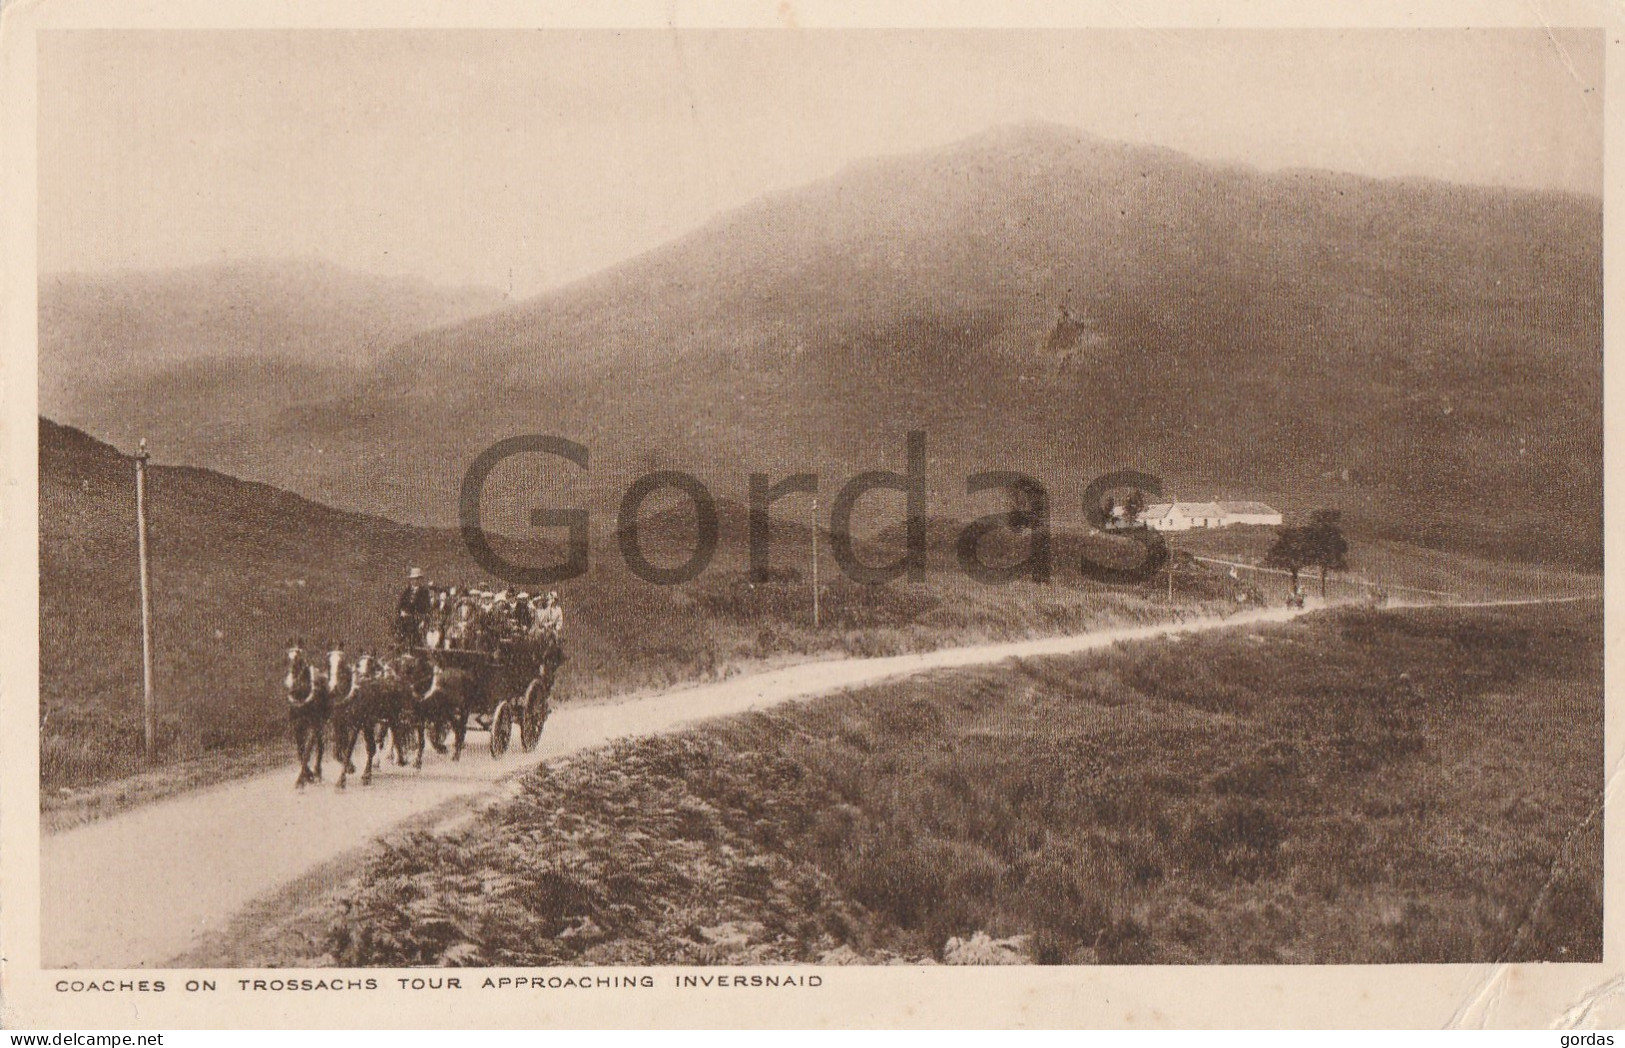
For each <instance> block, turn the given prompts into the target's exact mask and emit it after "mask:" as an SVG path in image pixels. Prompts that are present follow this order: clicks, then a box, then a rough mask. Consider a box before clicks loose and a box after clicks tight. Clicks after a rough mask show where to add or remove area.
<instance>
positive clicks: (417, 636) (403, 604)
mask: <svg viewBox="0 0 1625 1048" xmlns="http://www.w3.org/2000/svg"><path fill="white" fill-rule="evenodd" d="M430 600H431V598H430V596H429V587H428V585H426V584H425V583H424V581H423V569H422V568H413V569H412V570H411V571H409V572H407V573H406V589H404V590H402V591H401V599H400V601H399V602H398V603H397V604H396V611H395V635H396V636H397V637H399V638H400V640H401V643H403V644H405V645H407V646H408V647H410V646H412V645H415V644H417V643H419V641H420V640H421V638H422V634H423V620H424V619H425V618H427V617H428V614H429V604H430Z"/></svg>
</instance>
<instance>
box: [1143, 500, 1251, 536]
mask: <svg viewBox="0 0 1625 1048" xmlns="http://www.w3.org/2000/svg"><path fill="white" fill-rule="evenodd" d="M1140 522H1141V523H1143V524H1144V525H1145V526H1146V527H1148V528H1150V529H1151V530H1153V531H1190V530H1192V529H1194V528H1223V527H1228V526H1229V525H1231V524H1268V525H1278V524H1280V523H1281V511H1280V510H1278V509H1274V508H1272V507H1270V506H1266V505H1265V504H1264V503H1262V502H1216V501H1215V502H1161V503H1157V504H1156V505H1152V506H1147V507H1146V508H1145V512H1143V513H1141V514H1140Z"/></svg>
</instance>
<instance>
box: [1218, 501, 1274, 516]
mask: <svg viewBox="0 0 1625 1048" xmlns="http://www.w3.org/2000/svg"><path fill="white" fill-rule="evenodd" d="M1219 508H1220V509H1221V510H1223V511H1224V512H1225V513H1226V514H1248V515H1253V516H1256V515H1259V514H1269V513H1279V512H1281V511H1280V510H1278V509H1276V508H1275V507H1273V506H1266V505H1265V504H1264V503H1262V502H1221V503H1219Z"/></svg>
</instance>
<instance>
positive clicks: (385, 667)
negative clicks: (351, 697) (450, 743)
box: [357, 650, 446, 768]
mask: <svg viewBox="0 0 1625 1048" xmlns="http://www.w3.org/2000/svg"><path fill="white" fill-rule="evenodd" d="M359 665H360V664H359V663H358V664H357V666H358V669H359ZM376 666H377V673H378V674H379V675H382V676H386V677H389V678H391V679H394V680H400V681H404V682H405V683H406V685H407V686H408V687H409V688H411V689H412V701H411V702H409V703H408V704H407V705H406V706H405V707H403V708H402V710H401V715H400V717H399V718H398V719H397V720H396V721H394V722H380V723H379V728H380V730H379V734H378V738H379V745H380V746H383V740H384V736H385V732H387V733H388V736H389V740H390V742H391V743H392V744H393V749H394V751H395V764H396V766H397V767H401V768H404V767H406V749H407V747H408V746H410V745H411V744H412V742H413V739H412V733H413V732H415V731H421V730H423V725H421V724H419V723H417V702H418V698H419V696H421V695H422V694H423V693H424V692H425V691H427V690H428V689H429V684H430V682H431V680H432V677H433V673H434V667H432V666H431V665H429V663H428V661H427V660H426V659H424V658H422V657H421V656H419V655H418V654H416V653H415V652H412V651H410V650H408V651H405V652H402V653H400V654H399V655H396V656H395V657H394V658H392V659H389V660H387V661H377V662H376ZM429 741H430V742H432V743H433V744H434V747H435V749H437V750H439V751H440V752H441V753H444V752H446V746H445V743H444V742H442V741H441V740H439V739H436V738H433V737H431V738H430V740H429Z"/></svg>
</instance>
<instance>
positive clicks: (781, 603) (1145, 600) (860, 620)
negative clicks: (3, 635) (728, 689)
mask: <svg viewBox="0 0 1625 1048" xmlns="http://www.w3.org/2000/svg"><path fill="white" fill-rule="evenodd" d="M39 432H40V604H41V608H40V621H41V627H40V662H41V701H42V702H43V704H44V706H45V708H46V710H48V711H49V719H48V721H47V723H46V727H45V731H44V733H43V735H42V739H41V751H40V755H41V763H42V774H43V781H44V783H45V784H46V786H48V787H52V788H60V787H75V786H82V785H85V784H88V783H93V782H96V781H99V780H103V779H111V778H117V777H119V776H122V775H126V774H128V773H131V772H133V771H135V770H136V769H138V768H139V767H141V761H140V756H139V754H140V748H141V669H140V650H141V649H140V603H139V596H138V578H137V568H136V543H135V524H134V521H135V505H134V501H135V496H134V483H133V482H134V467H133V463H132V462H131V460H130V459H129V458H127V457H125V456H123V455H121V454H119V453H118V452H117V451H115V450H114V449H113V448H111V447H109V446H107V445H105V444H102V443H100V442H98V441H96V440H94V439H92V438H90V437H88V436H86V435H85V434H84V433H82V432H80V431H78V430H74V429H70V428H67V427H63V426H59V425H56V424H55V423H52V422H49V421H47V420H44V419H42V420H41V421H40V430H39ZM149 498H150V502H149V505H150V520H151V529H150V530H151V548H152V564H153V568H152V575H153V612H154V618H155V620H156V626H155V638H156V639H155V648H156V652H157V657H156V674H155V675H156V687H157V692H158V694H159V697H160V701H161V703H162V718H161V719H162V732H161V734H162V744H163V746H164V750H165V753H166V755H167V756H169V757H172V758H173V757H184V756H188V755H196V754H202V753H207V752H212V751H218V750H220V749H222V748H229V747H232V746H237V745H241V744H246V743H252V742H255V741H257V740H263V739H270V738H280V736H281V735H282V733H284V732H285V731H286V712H285V708H284V705H283V702H282V698H281V695H280V683H279V681H280V677H281V673H282V664H281V659H282V654H283V651H284V645H285V643H286V641H287V639H288V638H289V637H291V636H303V637H304V638H306V639H307V640H308V641H309V642H310V644H311V645H313V646H317V645H325V644H326V643H328V642H329V641H334V640H338V641H343V642H345V643H346V644H347V645H348V646H349V647H350V649H351V650H352V651H358V650H360V649H362V648H364V647H367V646H372V647H375V648H377V649H379V650H382V647H383V645H384V644H385V643H386V642H387V640H388V627H389V622H390V616H391V614H392V611H393V607H394V600H395V597H396V595H397V593H398V592H399V587H400V586H401V585H402V579H403V577H404V573H405V569H406V568H407V567H408V566H409V565H419V566H422V567H423V568H424V569H425V570H426V571H427V572H428V573H429V575H430V576H431V577H433V578H436V579H439V580H441V581H447V582H451V581H456V582H462V583H464V584H467V583H470V582H476V581H480V580H483V579H485V577H486V576H485V573H484V572H483V571H482V570H481V569H479V568H478V567H477V566H476V565H475V564H473V563H472V562H471V561H470V560H469V559H468V558H467V555H466V553H465V551H464V549H463V546H462V542H461V539H460V537H459V536H458V535H457V534H456V533H455V532H450V531H441V530H432V529H424V528H415V527H408V526H405V525H401V524H396V523H394V522H391V521H388V520H384V519H382V518H379V517H373V516H365V515H360V514H353V513H345V512H341V511H338V510H334V509H331V508H329V507H326V506H322V505H319V504H317V503H313V502H309V501H307V500H305V499H302V498H299V497H297V496H294V495H291V494H288V493H287V492H284V491H279V490H277V489H275V488H271V487H267V486H265V485H260V484H252V483H245V482H243V481H240V480H237V479H234V478H232V477H228V476H224V475H222V474H218V473H213V472H209V471H207V470H201V469H195V468H177V467H169V466H153V467H152V468H151V469H150V472H149ZM721 510H722V512H721V516H722V523H723V529H722V530H723V542H722V545H721V549H720V551H719V553H718V555H717V559H716V562H715V564H714V565H713V566H712V568H711V569H710V570H709V571H707V572H706V573H705V574H703V575H702V576H701V577H700V578H699V579H697V580H695V581H694V582H692V583H689V584H686V585H684V586H678V587H659V586H653V585H649V584H647V583H644V582H642V581H640V580H638V579H636V578H634V577H632V576H631V575H630V574H629V573H628V572H627V570H626V568H625V567H624V565H623V562H622V561H621V559H620V557H619V554H618V552H617V551H616V546H615V542H614V538H613V536H606V535H604V534H601V533H600V534H598V535H597V536H596V537H595V544H594V550H593V562H592V563H593V568H592V571H591V572H590V574H589V575H587V576H585V577H583V578H581V579H577V580H573V581H572V582H570V583H568V584H566V585H563V586H560V587H559V589H560V590H561V591H562V593H563V595H564V599H565V604H566V608H567V614H568V616H569V618H568V624H569V634H570V653H571V659H570V662H569V663H568V666H567V668H566V671H565V673H564V675H563V678H562V681H561V689H562V690H561V697H563V698H565V699H571V698H590V697H593V696H600V695H604V694H608V693H612V692H622V691H628V690H636V689H639V688H655V687H663V686H666V685H669V684H671V683H674V682H677V681H689V680H697V679H705V678H717V677H721V676H725V675H728V674H731V673H734V672H737V670H738V669H739V668H740V667H741V666H743V665H746V664H749V663H754V662H757V661H760V660H764V659H783V658H790V657H807V656H812V655H816V654H819V653H825V652H831V653H853V654H860V655H876V654H892V653H898V652H902V651H908V650H919V649H925V648H930V647H935V646H937V645H941V644H945V643H955V642H970V641H976V640H985V639H991V638H999V637H1019V636H1035V635H1043V634H1054V633H1059V632H1068V631H1073V630H1078V629H1083V628H1086V627H1088V626H1090V625H1095V624H1100V623H1106V622H1122V621H1142V620H1144V621H1150V620H1154V619H1158V618H1161V617H1166V616H1167V615H1169V614H1172V613H1175V611H1177V610H1184V609H1189V608H1193V607H1204V606H1205V607H1210V608H1224V607H1234V606H1235V605H1234V604H1233V603H1232V602H1231V595H1232V591H1233V590H1234V589H1235V587H1233V586H1231V585H1230V584H1229V583H1228V582H1227V581H1225V580H1223V579H1222V578H1213V579H1206V580H1199V579H1192V580H1189V581H1188V582H1187V583H1186V584H1185V585H1182V587H1181V589H1180V593H1179V608H1178V609H1171V608H1169V607H1167V606H1166V605H1165V604H1164V598H1163V594H1162V593H1161V591H1160V589H1159V588H1158V587H1156V586H1150V587H1135V586H1108V585H1103V584H1098V583H1094V582H1090V581H1088V580H1085V579H1081V578H1079V577H1078V576H1077V573H1076V572H1075V571H1071V572H1061V573H1058V578H1057V582H1056V584H1055V585H1052V586H1048V587H1038V586H1036V585H1031V584H1017V585H1012V586H1009V587H992V586H982V585H977V584H972V583H969V582H967V581H965V580H964V579H963V578H962V577H961V576H960V575H958V573H957V570H953V569H949V568H948V567H947V565H949V564H951V563H952V562H951V559H949V558H948V557H947V556H945V555H944V554H943V553H942V551H941V550H938V551H937V552H936V553H935V554H934V563H935V564H937V565H939V566H940V568H941V570H934V571H933V572H932V573H931V575H930V577H929V578H928V580H927V581H926V582H923V583H919V584H912V585H908V584H899V585H897V586H893V587H880V588H871V587H864V586H859V585H856V584H854V583H852V582H849V581H847V580H846V579H844V578H842V577H840V576H839V575H838V574H837V573H836V572H835V571H834V570H833V569H832V566H831V565H830V564H829V562H828V561H827V560H826V561H825V569H824V570H825V574H824V576H823V583H824V585H823V589H822V594H823V595H822V611H823V615H824V619H823V625H822V628H821V629H817V630H815V629H814V628H813V627H812V624H811V621H810V620H811V608H810V592H811V591H810V582H809V580H808V577H807V576H808V572H807V569H808V568H809V567H810V565H809V564H808V562H807V561H808V549H809V546H810V543H809V541H808V538H809V536H808V534H807V532H806V530H805V529H803V528H798V527H796V526H794V525H792V524H789V523H781V524H780V525H779V527H778V528H777V529H776V532H775V536H774V552H773V558H774V568H775V576H774V579H773V581H770V582H766V583H751V582H749V581H748V580H747V578H746V573H745V557H744V552H743V550H744V549H745V535H746V532H745V527H746V525H745V514H744V512H743V509H742V508H741V507H739V506H738V505H737V504H732V503H723V504H722V506H721ZM691 530H692V528H691V526H690V524H689V522H688V521H687V519H686V518H685V517H683V516H681V515H674V514H672V513H671V512H669V511H664V510H662V509H661V507H660V506H659V505H658V504H657V503H656V502H654V501H651V503H650V506H649V510H648V512H647V513H646V519H645V526H644V528H643V529H642V534H643V537H644V539H645V541H646V548H647V550H648V555H649V556H650V557H651V558H655V559H657V560H662V559H663V560H664V561H665V562H669V561H670V560H672V559H675V560H678V561H680V560H681V559H683V556H682V553H683V552H685V551H686V548H687V544H688V542H689V534H688V532H689V531H691ZM944 534H945V535H946V536H948V538H945V539H942V540H941V541H951V535H952V534H953V532H952V531H947V532H945V533H944ZM1063 541H1064V542H1069V543H1072V545H1071V546H1068V547H1067V548H1075V545H1076V542H1077V541H1078V540H1070V539H1064V540H1063ZM824 543H825V549H826V551H827V549H828V536H827V535H826V536H825V537H824ZM518 549H519V555H520V556H521V557H522V558H523V557H531V558H534V560H533V561H532V562H538V563H540V562H552V561H557V560H558V559H561V558H559V557H557V556H556V554H555V553H554V552H552V551H549V550H547V549H545V548H536V547H534V546H532V547H529V548H527V547H524V546H520V547H518ZM673 550H677V551H679V553H678V555H677V556H675V557H672V556H671V554H672V551H673ZM864 555H865V556H867V557H869V558H871V559H874V558H875V557H876V556H877V554H876V553H875V552H874V551H873V550H868V549H867V548H866V547H865V548H864ZM48 799H49V798H48Z"/></svg>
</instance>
